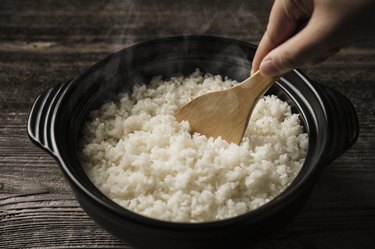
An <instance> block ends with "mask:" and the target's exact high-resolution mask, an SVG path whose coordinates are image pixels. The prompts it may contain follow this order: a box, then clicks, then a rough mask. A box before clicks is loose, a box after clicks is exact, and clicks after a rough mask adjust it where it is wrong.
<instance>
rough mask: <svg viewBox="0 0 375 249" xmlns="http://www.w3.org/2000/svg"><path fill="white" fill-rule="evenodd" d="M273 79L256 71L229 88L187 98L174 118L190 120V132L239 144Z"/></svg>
mask: <svg viewBox="0 0 375 249" xmlns="http://www.w3.org/2000/svg"><path fill="white" fill-rule="evenodd" d="M275 80H276V79H275V78H269V77H264V76H263V75H262V74H261V73H260V72H259V71H257V72H256V73H254V74H253V75H252V76H251V77H249V78H247V79H246V80H244V81H243V82H241V83H239V84H237V85H235V86H233V87H231V88H229V89H226V90H223V91H216V92H210V93H207V94H204V95H201V96H199V97H197V98H196V99H194V100H192V101H190V102H189V103H187V104H185V105H184V106H182V107H181V108H180V109H179V110H178V111H177V112H176V114H175V116H176V119H177V121H179V122H181V121H183V120H187V121H189V123H190V128H191V133H192V134H193V133H194V132H199V133H200V134H203V135H206V136H207V137H214V138H217V137H219V136H220V137H221V138H222V139H225V140H226V141H228V142H230V143H235V144H239V143H240V142H241V140H242V137H243V135H244V133H245V130H246V127H247V125H248V122H249V119H250V116H251V113H252V111H253V109H254V106H255V105H256V103H257V102H258V100H259V98H260V97H262V95H263V94H264V93H265V92H266V91H267V89H268V88H269V87H270V86H271V85H272V83H273V82H274V81H275Z"/></svg>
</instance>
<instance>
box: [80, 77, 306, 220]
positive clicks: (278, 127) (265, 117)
mask: <svg viewBox="0 0 375 249" xmlns="http://www.w3.org/2000/svg"><path fill="white" fill-rule="evenodd" d="M236 83H237V82H235V81H233V80H230V79H227V78H225V79H223V78H222V77H221V76H213V75H210V74H202V73H201V72H199V71H196V72H194V73H193V74H191V75H189V76H187V77H183V76H176V77H172V78H171V79H169V80H167V81H162V79H161V78H160V77H155V78H154V79H153V80H152V81H151V83H150V85H137V86H135V87H134V89H133V91H132V93H121V94H120V95H119V100H118V101H116V102H108V103H105V104H104V105H103V106H102V107H101V108H100V109H98V110H95V111H92V112H91V114H90V116H91V119H90V121H89V122H88V123H87V124H86V125H85V127H84V131H83V138H82V141H81V142H82V151H81V152H82V153H81V162H82V165H83V167H84V170H85V171H86V173H87V175H88V176H89V178H90V179H91V181H92V182H93V183H94V185H95V186H96V187H97V188H98V189H100V190H101V191H102V192H103V193H104V194H105V195H106V196H108V197H109V198H110V199H112V200H113V201H115V202H116V203H118V204H119V205H121V206H123V207H124V208H127V209H129V210H132V211H134V212H136V213H139V214H142V215H145V216H149V217H153V218H156V219H161V220H168V221H175V222H203V221H211V220H220V219H225V218H229V217H233V216H237V215H240V214H243V213H245V212H248V211H251V210H254V209H256V208H258V207H260V206H262V205H264V204H265V203H267V202H268V201H270V200H271V199H273V198H274V197H275V196H277V195H278V194H279V193H280V192H281V191H283V190H284V189H285V188H286V187H287V186H288V185H289V184H290V183H291V181H292V180H293V179H294V178H295V176H296V175H297V173H298V172H299V170H300V169H301V166H302V164H303V162H304V158H305V156H306V151H307V146H308V138H307V134H306V133H303V128H302V126H301V124H300V120H299V117H298V114H292V112H291V107H290V106H289V105H288V104H287V103H285V102H283V101H281V100H280V99H278V98H277V97H276V96H266V97H263V98H262V99H261V100H260V101H259V103H258V104H257V105H256V107H255V109H254V112H253V115H252V116H251V119H250V122H249V126H248V128H247V130H246V133H245V136H244V138H243V140H242V142H241V143H240V144H239V145H236V144H230V143H228V142H226V141H224V140H222V139H221V138H217V139H213V138H207V137H205V136H203V135H200V134H198V133H195V134H193V135H190V133H189V123H188V122H187V121H183V122H181V123H178V122H177V121H176V119H175V117H174V115H173V114H174V113H175V111H176V110H177V109H178V108H179V107H180V106H182V105H183V104H185V103H186V102H188V101H190V100H191V99H193V98H194V97H196V96H198V95H201V94H204V93H206V92H208V91H213V90H221V89H225V88H228V87H231V86H233V85H234V84H236Z"/></svg>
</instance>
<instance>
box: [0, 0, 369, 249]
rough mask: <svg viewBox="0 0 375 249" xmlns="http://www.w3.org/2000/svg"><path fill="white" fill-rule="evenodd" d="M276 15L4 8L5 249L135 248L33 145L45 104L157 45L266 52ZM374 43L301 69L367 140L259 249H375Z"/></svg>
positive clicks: (187, 6) (212, 9)
mask: <svg viewBox="0 0 375 249" xmlns="http://www.w3.org/2000/svg"><path fill="white" fill-rule="evenodd" d="M272 3H273V1H271V0H257V1H245V0H243V1H233V0H232V1H209V0H207V1H204V0H201V1H178V0H175V1H167V0H163V1H151V0H149V1H136V0H134V1H105V0H102V1H95V0H92V1H88V0H87V1H84V0H79V1H50V0H27V1H21V0H20V1H14V0H0V110H1V111H0V248H73V247H74V248H77V247H85V248H131V247H130V246H128V245H127V244H126V243H123V242H121V241H119V240H117V239H115V238H113V237H112V236H111V235H110V234H108V233H107V232H105V231H104V230H103V229H101V228H100V227H99V226H97V225H96V224H95V223H94V222H93V221H92V220H91V219H90V218H89V217H88V216H87V215H86V214H85V212H84V211H83V210H82V209H81V208H80V206H79V205H78V203H77V202H76V200H75V199H74V196H73V194H72V192H71V190H70V188H69V186H68V185H67V183H66V182H65V180H64V178H63V175H62V173H61V171H60V169H59V167H58V166H57V164H56V162H55V161H54V160H53V159H52V157H50V156H49V155H47V154H46V153H44V152H43V151H42V150H40V149H39V148H37V147H36V146H34V145H33V144H32V143H31V142H30V141H29V139H28V137H27V134H26V120H27V115H28V112H29V110H30V108H31V105H32V103H33V101H34V99H35V98H36V97H37V96H38V94H40V93H41V92H42V91H43V90H45V89H47V88H49V87H52V86H55V85H57V84H59V83H62V82H63V81H65V80H68V79H71V78H73V77H75V76H77V75H78V74H79V73H81V72H83V71H84V70H85V69H87V68H88V67H89V66H91V65H92V64H94V63H95V62H96V61H98V60H100V59H102V58H103V57H105V56H107V55H109V54H111V53H112V52H114V51H117V50H119V49H122V48H124V47H127V46H129V45H132V44H134V43H137V42H140V41H145V40H148V39H152V38H157V37H165V36H171V35H181V34H211V35H219V36H224V37H230V38H235V39H239V40H244V41H247V42H251V43H255V44H257V43H258V42H259V40H260V38H261V36H262V34H263V32H264V30H265V27H266V23H267V19H268V13H269V10H270V8H271V5H272ZM374 38H375V35H373V36H370V37H368V38H365V39H362V40H359V41H357V42H355V43H353V44H352V45H351V46H350V47H348V48H345V49H343V50H342V51H341V52H340V53H339V54H338V55H336V56H334V57H332V58H330V59H329V60H327V61H326V62H324V63H322V64H320V65H316V66H311V67H305V68H303V70H304V71H305V72H306V74H307V75H309V76H310V77H311V78H312V79H313V80H315V81H317V82H320V83H322V84H324V85H326V86H329V87H333V88H335V89H336V90H338V91H340V92H341V93H343V94H344V95H345V96H347V97H348V98H349V99H350V100H351V101H352V103H353V104H354V106H355V108H356V110H357V113H358V118H359V123H360V127H361V133H360V136H359V138H358V141H357V143H356V144H355V145H354V146H353V147H352V148H351V149H350V150H349V151H347V152H346V153H345V154H343V155H342V156H341V157H339V158H338V159H336V160H335V161H334V162H333V163H332V164H331V165H329V166H328V167H327V169H326V170H325V172H324V173H323V175H322V176H321V178H320V180H319V181H318V183H317V185H316V187H315V189H314V191H313V193H312V195H311V198H310V199H309V201H308V202H307V204H306V206H305V207H304V208H303V209H302V210H301V212H299V214H298V215H297V216H296V217H295V219H294V220H292V221H291V223H290V224H289V225H288V226H287V227H286V228H285V229H283V230H282V231H280V232H279V233H278V234H276V235H274V236H272V237H270V238H269V239H267V240H266V241H263V242H261V243H260V244H259V245H258V247H257V248H269V249H271V248H272V249H273V248H288V249H294V248H295V249H297V248H298V249H326V248H327V249H328V248H329V249H334V248H338V249H349V248H350V249H367V248H375V187H374V186H375V167H374V164H375V137H374V134H375V99H374V97H375V60H374V59H375V44H374ZM145 239H147V238H145Z"/></svg>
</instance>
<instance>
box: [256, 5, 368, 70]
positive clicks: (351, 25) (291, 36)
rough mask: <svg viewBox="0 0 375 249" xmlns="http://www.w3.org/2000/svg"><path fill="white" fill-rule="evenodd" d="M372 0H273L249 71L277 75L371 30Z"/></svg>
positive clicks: (316, 59)
mask: <svg viewBox="0 0 375 249" xmlns="http://www.w3.org/2000/svg"><path fill="white" fill-rule="evenodd" d="M374 21H375V0H275V2H274V4H273V7H272V10H271V13H270V17H269V22H268V25H267V30H266V32H265V33H264V35H263V38H262V39H261V41H260V43H259V47H258V49H257V51H256V54H255V57H254V60H253V63H252V70H251V72H252V73H254V72H256V71H257V70H258V69H259V70H260V71H261V73H262V74H263V75H265V76H271V77H275V76H280V75H282V74H284V73H286V72H288V71H290V70H292V69H293V68H297V67H301V66H304V65H306V64H316V63H319V62H322V61H324V60H325V59H327V58H328V57H330V56H331V55H333V54H335V53H337V52H338V51H339V50H340V49H341V48H343V47H345V46H347V45H349V44H350V43H351V42H352V41H354V40H355V39H357V38H359V37H361V36H365V35H366V34H368V33H370V32H374V30H375V28H374V24H373V23H374Z"/></svg>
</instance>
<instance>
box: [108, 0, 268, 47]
mask: <svg viewBox="0 0 375 249" xmlns="http://www.w3.org/2000/svg"><path fill="white" fill-rule="evenodd" d="M251 2H252V1H222V0H221V1H217V0H216V1H203V0H200V1H197V0H195V1H194V0H193V1H169V0H164V1H151V0H147V1H146V0H124V1H119V2H116V3H113V2H111V3H110V4H109V3H107V2H105V1H103V11H105V12H106V15H108V16H109V18H110V19H111V22H110V24H109V25H110V26H109V27H108V28H107V30H106V31H105V36H106V37H107V38H109V39H110V42H111V43H112V44H113V49H114V50H118V49H120V48H123V47H124V46H125V47H126V46H129V45H132V44H134V43H137V42H141V41H145V40H151V39H155V38H161V37H167V36H176V35H216V36H224V37H229V38H234V39H239V40H245V41H249V42H257V41H258V40H259V37H260V35H261V31H262V30H261V28H262V27H261V22H260V21H259V17H257V15H259V13H254V12H253V11H252V9H253V8H252V7H251V6H252V5H254V3H251ZM255 4H256V3H255Z"/></svg>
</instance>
